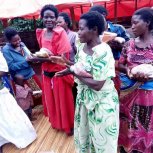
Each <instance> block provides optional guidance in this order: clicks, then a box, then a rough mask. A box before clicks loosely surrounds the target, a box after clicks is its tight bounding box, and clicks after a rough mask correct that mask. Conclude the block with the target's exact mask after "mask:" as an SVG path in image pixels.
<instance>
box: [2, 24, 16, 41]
mask: <svg viewBox="0 0 153 153" xmlns="http://www.w3.org/2000/svg"><path fill="white" fill-rule="evenodd" d="M17 34H18V32H17V31H16V29H15V28H13V27H7V28H6V29H5V30H4V36H5V38H6V39H7V40H8V41H10V40H11V39H12V37H14V36H15V35H17Z"/></svg>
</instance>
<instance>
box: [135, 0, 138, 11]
mask: <svg viewBox="0 0 153 153" xmlns="http://www.w3.org/2000/svg"><path fill="white" fill-rule="evenodd" d="M137 8H138V0H135V11H136V10H137Z"/></svg>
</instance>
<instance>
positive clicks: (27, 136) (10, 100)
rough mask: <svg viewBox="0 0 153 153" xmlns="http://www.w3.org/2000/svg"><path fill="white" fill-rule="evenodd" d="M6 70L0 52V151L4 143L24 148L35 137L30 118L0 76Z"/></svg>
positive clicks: (5, 64)
mask: <svg viewBox="0 0 153 153" xmlns="http://www.w3.org/2000/svg"><path fill="white" fill-rule="evenodd" d="M7 72H8V67H7V63H6V61H5V59H4V57H3V55H2V53H1V52H0V152H2V146H3V145H4V144H5V143H9V142H10V143H13V144H14V145H16V147H18V148H25V147H27V146H28V145H29V144H31V143H32V142H33V141H34V140H35V139H36V136H37V135H36V131H35V129H34V128H33V126H32V124H31V122H30V120H29V119H28V117H27V116H26V114H25V113H24V112H23V111H22V109H21V108H20V107H19V106H18V104H17V102H16V101H15V99H14V97H13V96H12V95H11V94H10V92H9V91H8V89H7V88H6V87H4V84H3V82H2V80H1V77H2V76H3V75H5V74H6V73H7Z"/></svg>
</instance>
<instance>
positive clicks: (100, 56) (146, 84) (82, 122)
mask: <svg viewBox="0 0 153 153" xmlns="http://www.w3.org/2000/svg"><path fill="white" fill-rule="evenodd" d="M107 14H108V12H107V10H106V9H105V8H104V7H102V6H99V5H96V6H93V7H91V9H90V10H89V12H87V13H85V14H83V15H82V16H81V17H80V21H79V27H78V29H79V30H78V33H76V32H73V31H71V30H70V27H71V20H70V17H69V16H68V14H67V13H64V12H62V13H60V14H58V10H57V8H56V7H55V6H53V5H46V6H44V7H43V8H42V10H41V13H40V16H41V18H42V21H43V24H44V26H45V28H44V29H37V30H36V36H37V40H38V43H39V46H40V50H45V51H46V53H47V55H48V57H47V58H40V57H38V56H35V55H34V54H32V53H31V52H30V51H29V50H28V48H27V47H26V46H25V44H24V43H23V42H21V38H20V36H19V34H18V32H17V31H16V30H15V29H14V28H12V27H8V28H6V29H5V30H4V35H5V38H6V40H7V44H6V45H5V46H3V48H2V50H1V52H0V153H2V146H3V145H4V144H6V143H9V142H10V143H13V144H14V145H16V146H17V147H18V148H25V147H27V146H28V145H29V144H31V143H32V142H33V141H34V140H35V139H36V137H37V135H36V131H35V129H34V127H33V126H32V123H31V122H30V120H32V119H33V117H32V107H33V105H35V104H36V102H37V101H38V100H40V99H41V98H42V104H43V108H44V115H45V116H47V117H48V118H49V121H50V123H51V126H52V128H55V129H58V130H62V131H64V132H65V133H66V134H67V135H72V134H73V132H74V141H75V146H76V151H77V152H78V153H117V152H120V153H153V135H152V134H153V102H152V98H153V97H152V96H153V80H152V76H153V69H152V63H153V11H152V9H151V8H141V9H139V10H137V11H136V12H134V14H133V16H132V19H131V23H132V26H131V30H132V32H133V35H134V38H130V37H129V36H128V34H127V33H126V30H125V28H124V27H122V26H121V25H117V24H112V23H111V22H109V21H106V18H107ZM105 31H109V32H111V33H116V37H114V38H113V39H111V40H110V41H108V42H107V43H106V42H104V41H103V37H104V33H105ZM33 63H42V67H41V68H42V83H40V81H39V79H38V78H37V76H36V75H35V72H34V70H33V69H32V64H33ZM138 66H139V68H137V67H138ZM141 66H142V68H141ZM134 68H135V71H136V70H137V71H136V72H135V73H134ZM147 68H148V69H147ZM140 69H142V71H140ZM147 72H148V73H147ZM74 81H75V83H74ZM10 82H11V85H10ZM76 87H77V93H76V89H75V88H76ZM41 90H42V94H41ZM13 91H14V92H13ZM76 94H77V97H76ZM74 112H75V113H74Z"/></svg>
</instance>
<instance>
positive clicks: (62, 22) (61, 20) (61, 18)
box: [57, 12, 77, 62]
mask: <svg viewBox="0 0 153 153" xmlns="http://www.w3.org/2000/svg"><path fill="white" fill-rule="evenodd" d="M57 26H61V27H63V28H64V29H65V31H66V33H67V35H68V38H69V41H70V44H71V47H72V51H71V53H70V60H71V61H73V62H74V56H75V54H76V39H77V33H76V32H73V31H71V30H70V27H71V19H70V17H69V15H68V14H67V13H65V12H61V13H59V15H58V18H57Z"/></svg>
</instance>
